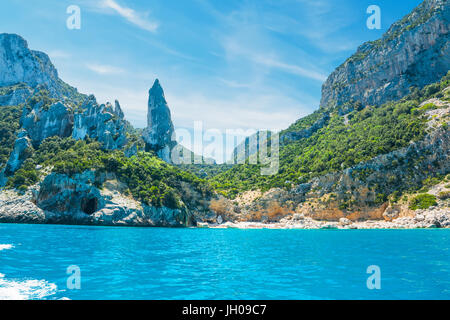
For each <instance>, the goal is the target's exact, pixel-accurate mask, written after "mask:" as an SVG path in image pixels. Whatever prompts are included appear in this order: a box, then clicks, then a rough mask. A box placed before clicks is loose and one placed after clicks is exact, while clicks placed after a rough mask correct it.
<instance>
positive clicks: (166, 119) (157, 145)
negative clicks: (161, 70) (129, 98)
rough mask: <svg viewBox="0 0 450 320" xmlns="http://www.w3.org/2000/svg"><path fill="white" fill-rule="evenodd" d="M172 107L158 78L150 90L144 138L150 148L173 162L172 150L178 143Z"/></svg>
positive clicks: (165, 159)
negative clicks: (171, 113) (168, 103)
mask: <svg viewBox="0 0 450 320" xmlns="http://www.w3.org/2000/svg"><path fill="white" fill-rule="evenodd" d="M174 132H175V130H174V127H173V123H172V118H171V115H170V109H169V106H168V105H167V101H166V98H165V96H164V90H163V89H162V87H161V84H160V83H159V80H158V79H156V80H155V83H154V84H153V86H152V88H151V89H150V91H149V98H148V114H147V128H146V129H145V130H144V133H143V136H142V137H143V139H144V141H145V142H146V143H147V146H148V148H149V149H151V150H153V151H155V152H156V153H157V154H158V156H159V157H160V158H161V159H163V160H164V161H166V162H169V163H170V162H171V157H170V151H171V150H172V148H173V147H174V146H175V145H176V142H175V140H174Z"/></svg>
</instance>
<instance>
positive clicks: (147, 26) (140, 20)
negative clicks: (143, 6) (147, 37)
mask: <svg viewBox="0 0 450 320" xmlns="http://www.w3.org/2000/svg"><path fill="white" fill-rule="evenodd" d="M101 6H102V7H103V8H108V9H112V10H114V11H115V12H116V13H117V14H119V15H120V16H122V17H123V18H125V19H126V20H128V21H129V22H130V23H132V24H134V25H136V26H138V27H139V28H141V29H143V30H146V31H150V32H156V30H157V29H158V27H159V24H158V23H157V22H155V21H150V20H148V19H146V17H144V16H143V15H141V14H139V13H137V12H136V11H135V10H133V9H131V8H128V7H123V6H121V5H120V4H118V3H117V2H116V1H114V0H103V1H102V3H101Z"/></svg>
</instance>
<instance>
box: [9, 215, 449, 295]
mask: <svg viewBox="0 0 450 320" xmlns="http://www.w3.org/2000/svg"><path fill="white" fill-rule="evenodd" d="M71 265H76V266H78V267H79V268H80V270H81V289H80V290H69V289H68V288H67V278H68V275H67V273H66V271H67V268H68V267H69V266H71ZM370 265H377V266H379V267H380V268H381V290H369V289H368V288H367V285H366V281H367V278H368V277H369V276H370V275H369V274H367V273H366V270H367V267H368V266H370ZM60 298H69V299H450V230H448V229H447V230H351V231H328V230H327V231H325V230H233V229H228V230H211V229H160V228H108V227H80V226H48V225H14V224H0V299H60Z"/></svg>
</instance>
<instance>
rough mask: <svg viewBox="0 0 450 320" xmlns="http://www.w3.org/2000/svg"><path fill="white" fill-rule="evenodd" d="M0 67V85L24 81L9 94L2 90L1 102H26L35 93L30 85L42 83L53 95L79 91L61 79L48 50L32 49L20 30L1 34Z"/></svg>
mask: <svg viewBox="0 0 450 320" xmlns="http://www.w3.org/2000/svg"><path fill="white" fill-rule="evenodd" d="M0 70H1V72H0V87H11V86H16V85H18V84H21V85H22V87H21V88H19V89H17V88H16V90H12V92H9V94H1V93H0V105H18V104H20V103H24V102H25V101H26V100H27V98H29V97H30V96H31V94H32V90H30V89H29V88H36V87H37V86H39V85H40V86H44V87H45V88H47V90H48V91H49V92H50V95H51V96H52V97H53V98H61V99H62V98H65V97H68V96H74V95H79V94H78V92H77V90H76V89H75V88H73V87H70V86H69V85H67V84H65V83H64V82H63V81H62V80H60V79H59V77H58V71H57V70H56V68H55V67H54V66H53V64H52V63H51V61H50V58H49V57H48V55H47V54H45V53H43V52H39V51H34V50H30V49H29V48H28V43H27V42H26V41H25V40H24V39H23V38H22V37H20V36H19V35H16V34H7V33H1V34H0ZM26 87H29V88H26ZM0 91H1V90H0ZM7 93H8V92H7Z"/></svg>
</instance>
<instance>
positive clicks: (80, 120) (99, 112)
mask: <svg viewBox="0 0 450 320" xmlns="http://www.w3.org/2000/svg"><path fill="white" fill-rule="evenodd" d="M81 109H82V111H81V112H78V113H75V116H74V127H73V132H72V137H73V138H74V139H76V140H82V139H84V138H85V137H86V136H89V137H90V138H92V139H97V140H98V141H100V142H101V143H102V144H103V147H104V148H105V149H108V150H114V149H119V148H122V147H123V146H124V145H125V144H126V143H127V138H126V126H125V121H124V120H123V112H122V109H121V108H120V104H119V102H118V101H116V105H115V109H114V110H113V107H112V105H111V104H110V103H106V104H101V105H99V104H98V103H97V101H96V99H95V97H94V96H92V95H91V96H89V99H88V100H87V101H86V102H85V104H84V105H83V106H82V108H81Z"/></svg>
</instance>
